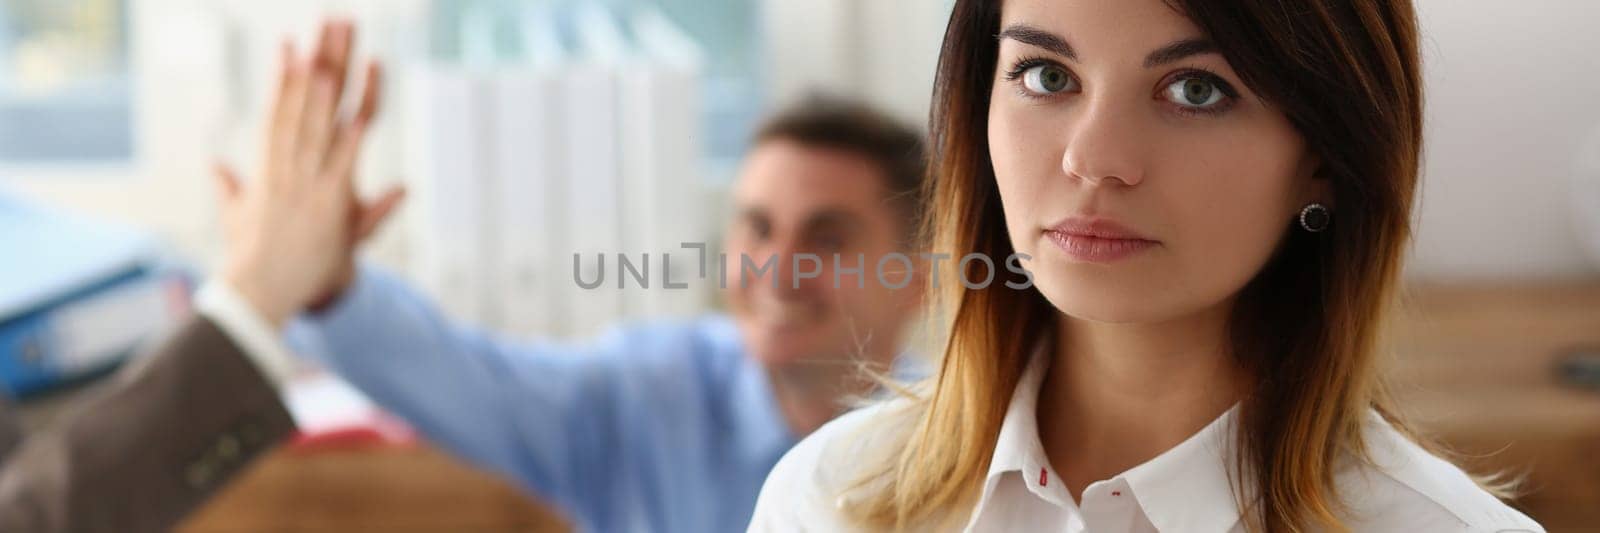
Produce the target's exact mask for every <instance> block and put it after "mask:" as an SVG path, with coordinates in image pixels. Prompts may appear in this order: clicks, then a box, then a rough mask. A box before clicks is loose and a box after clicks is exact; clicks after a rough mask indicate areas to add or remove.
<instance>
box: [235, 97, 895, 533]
mask: <svg viewBox="0 0 1600 533" xmlns="http://www.w3.org/2000/svg"><path fill="white" fill-rule="evenodd" d="M319 94H320V93H319ZM280 105H281V102H280ZM285 127H290V128H292V127H293V125H292V124H291V125H287V126H285V125H282V124H280V126H279V127H278V128H275V129H274V133H273V134H272V135H273V136H274V137H278V136H286V135H290V134H292V130H290V131H283V130H281V128H285ZM754 141H755V142H754V143H753V144H754V148H753V149H752V150H751V152H750V153H749V155H748V157H747V159H746V160H745V162H744V165H743V168H742V170H741V172H740V176H739V178H738V181H737V184H736V186H735V187H734V194H733V197H734V203H735V205H734V209H733V211H734V212H736V213H737V215H736V216H735V217H734V218H733V220H732V221H731V224H730V226H729V227H728V239H727V250H726V253H727V257H728V261H729V263H730V264H728V265H727V267H726V268H727V271H728V273H729V280H728V290H727V291H726V297H727V300H728V304H729V306H728V307H729V308H730V309H731V310H732V316H731V317H727V316H721V315H709V316H704V317H701V318H698V319H695V320H692V321H687V322H661V323H652V324H642V325H637V326H631V327H626V328H618V329H615V330H613V331H611V332H610V333H608V334H606V335H604V336H602V337H601V338H599V339H596V340H594V341H593V342H589V343H582V344H572V345H566V344H560V343H556V342H533V343H513V342H507V341H503V340H500V339H497V338H495V337H492V336H490V335H489V334H487V333H485V332H481V331H477V330H474V329H473V328H470V327H467V326H465V325H462V324H456V323H452V322H450V321H449V320H447V319H445V317H443V316H442V315H441V314H440V313H439V311H438V310H437V309H436V308H435V306H434V304H433V302H430V301H429V300H428V299H426V298H424V297H422V296H420V295H418V293H416V292H415V291H413V290H412V289H411V288H410V287H407V286H406V285H405V284H403V283H401V282H400V281H399V280H397V279H395V278H393V277H390V276H388V275H386V274H384V273H383V272H381V271H378V270H375V269H369V268H363V269H360V270H359V271H358V270H357V269H356V268H354V267H353V266H352V265H353V263H354V262H353V261H352V257H353V256H354V254H355V248H356V243H357V242H358V241H359V238H356V239H350V238H346V237H347V235H349V234H347V233H344V231H345V230H344V228H342V227H340V225H339V224H338V223H339V222H340V221H361V222H360V223H356V224H355V230H356V235H358V236H359V235H364V234H365V233H367V232H368V231H370V229H371V226H370V225H369V223H375V221H376V220H378V219H381V215H382V214H383V213H386V212H387V207H385V206H386V205H387V206H392V203H390V204H382V203H380V204H376V205H373V206H362V205H360V204H359V202H356V201H355V200H354V199H353V196H352V195H351V193H350V190H349V189H348V188H347V187H327V186H323V185H318V184H316V183H311V184H298V185H297V184H294V183H290V184H288V185H282V184H280V185H274V184H275V183H276V182H275V181H274V180H273V179H272V178H271V177H270V176H268V177H267V178H268V179H266V180H265V181H261V180H258V182H257V184H252V185H251V186H249V187H245V188H236V187H238V185H237V184H236V182H235V181H234V180H232V179H231V178H228V179H225V180H224V183H225V184H226V187H225V188H226V189H227V190H230V191H237V193H236V202H235V203H236V204H237V205H240V206H254V207H253V209H254V211H252V212H251V213H250V214H249V216H247V217H243V218H240V219H238V220H236V222H238V223H237V224H236V225H234V226H232V227H231V228H230V229H231V231H230V236H231V238H233V239H235V243H236V244H239V245H240V246H237V247H235V248H234V252H235V253H234V254H233V255H231V256H230V258H229V261H228V264H229V268H228V269H227V271H226V273H225V274H224V276H223V277H222V278H220V279H218V280H216V281H214V282H212V283H211V284H209V285H208V287H207V290H210V291H213V292H218V293H229V294H235V295H237V296H238V297H239V298H240V299H242V300H245V301H248V302H251V305H250V306H248V307H250V308H253V312H248V311H250V310H249V309H247V310H246V311H247V312H241V313H236V314H234V315H230V316H228V317H226V318H224V321H225V322H227V323H229V324H230V325H231V326H232V327H237V328H240V329H242V330H250V331H256V332H265V333H261V334H262V335H270V334H273V333H275V332H277V331H280V329H281V328H282V326H283V324H284V323H285V322H286V321H287V320H289V319H290V318H291V316H293V315H295V314H296V313H297V312H300V311H302V310H305V309H306V308H307V306H308V305H309V304H311V303H312V300H313V299H314V298H311V297H310V296H309V295H313V294H323V293H330V294H334V295H336V297H335V298H334V299H333V300H332V301H331V302H330V303H329V304H328V305H325V306H319V309H318V311H316V312H314V313H311V314H309V315H308V316H306V321H307V323H308V324H309V326H310V328H309V329H310V331H311V334H310V338H309V339H308V340H307V341H306V342H305V343H304V344H303V345H304V346H316V347H320V348H319V349H318V350H316V351H321V352H324V353H322V354H321V355H322V357H323V358H324V359H325V362H326V363H327V364H329V366H331V367H332V368H333V369H334V370H335V371H337V372H338V373H339V374H340V375H342V376H343V377H344V378H345V379H347V380H349V381H350V382H351V383H353V384H354V385H355V386H356V387H358V388H360V389H361V390H362V391H363V392H365V393H366V394H367V395H368V396H370V397H371V398H373V399H374V400H375V401H377V402H378V403H379V404H381V405H383V406H384V407H385V408H387V409H389V410H391V411H393V412H394V413H396V414H399V415H400V416H402V417H404V418H405V419H407V420H408V421H410V422H411V423H412V424H413V425H414V426H416V427H417V428H418V429H419V430H421V431H422V432H423V433H424V434H425V435H427V436H428V437H429V438H431V439H432V440H433V441H435V442H437V443H439V444H441V445H443V446H444V447H445V448H447V449H449V450H451V451H453V452H454V453H456V454H458V455H460V456H462V457H464V458H466V459H468V460H470V461H472V462H475V463H477V464H480V465H483V466H485V467H488V468H490V469H492V470H494V471H497V472H500V473H502V474H504V475H506V476H509V477H511V478H513V479H514V480H516V481H517V482H519V483H520V484H521V485H523V486H525V487H527V488H528V489H530V490H532V491H533V492H535V493H537V494H539V495H540V496H542V497H544V498H545V499H546V500H548V501H551V502H553V503H555V504H556V505H558V506H559V507H561V508H562V509H563V510H565V511H566V513H567V514H568V516H569V517H570V518H572V519H573V520H574V521H575V522H576V523H577V525H578V526H579V527H580V528H582V529H586V530H597V531H664V532H673V531H680V532H692V533H706V532H717V531H743V530H744V528H745V525H746V523H747V521H748V520H749V516H750V512H751V510H752V508H753V506H754V503H755V496H756V493H757V492H758V490H759V489H760V487H761V483H762V481H763V479H764V478H765V477H766V475H767V472H768V471H769V470H770V469H771V467H772V466H773V465H774V464H775V463H776V462H777V460H778V458H779V457H780V456H782V455H783V453H784V452H785V451H786V450H787V449H788V448H789V447H790V446H791V445H793V444H794V443H795V442H796V441H797V440H798V439H799V438H800V437H802V436H804V435H806V434H807V433H809V432H811V431H812V430H814V429H816V428H817V427H818V426H820V425H821V424H823V423H824V422H826V421H827V420H829V419H831V418H833V417H834V416H835V415H837V414H839V413H840V412H841V411H842V410H843V409H844V408H846V407H847V405H846V402H845V400H846V399H847V398H850V397H852V396H858V395H864V394H866V393H870V392H871V391H873V390H874V386H875V383H874V382H873V381H872V380H870V379H866V378H864V377H861V376H860V375H859V374H858V371H859V370H860V367H862V366H867V367H871V368H875V369H877V370H879V371H885V370H887V369H888V368H889V367H890V366H891V363H892V361H894V359H895V356H896V354H897V352H898V351H899V348H898V345H899V343H900V339H901V337H902V334H903V333H904V331H903V330H904V329H905V327H906V325H907V322H908V319H909V318H910V317H911V315H912V314H913V313H914V312H915V310H916V307H917V305H918V303H919V301H920V296H919V289H918V287H919V285H918V284H917V283H915V282H914V281H912V280H910V279H905V280H904V281H906V282H907V283H906V284H905V286H903V287H899V288H896V287H892V286H891V285H890V284H884V283H879V282H878V281H879V280H877V279H876V277H875V275H874V274H875V272H874V270H875V269H874V267H875V265H877V263H878V261H879V259H880V258H882V257H884V256H886V255H889V254H894V253H907V252H909V250H908V243H909V242H910V241H911V239H910V235H911V232H912V231H913V226H914V224H913V219H914V215H913V213H914V210H915V209H916V206H917V202H916V199H915V194H914V192H915V191H916V190H917V189H918V184H919V181H920V179H921V177H922V170H923V164H924V163H923V153H922V143H921V139H920V136H919V135H918V134H917V133H916V132H914V131H911V130H908V129H905V128H903V127H901V126H899V125H897V124H895V123H894V122H892V121H891V120H889V119H887V118H885V117H883V116H881V115H879V114H877V113H875V112H872V111H870V110H868V109H865V108H862V107H859V106H856V105H852V104H847V103H840V102H828V101H816V102H807V103H806V104H804V105H803V106H802V107H798V108H796V109H795V110H794V111H790V112H788V113H785V114H783V115H780V116H778V117H776V118H774V119H773V120H771V121H770V122H769V123H768V124H767V125H766V126H765V127H764V128H762V129H761V131H760V133H759V134H758V135H757V136H756V138H755V139H754ZM335 144H336V145H340V146H342V144H341V143H335ZM345 155H348V154H343V153H341V155H340V156H339V157H344V156H345ZM276 160H277V159H275V158H270V157H269V163H268V165H269V167H271V166H272V165H273V164H275V163H271V162H270V161H276ZM294 162H295V161H293V160H291V159H285V160H283V161H282V162H281V163H276V164H281V165H290V164H292V163H294ZM225 175H228V176H231V174H228V173H225ZM373 213H377V214H373ZM552 253H559V252H557V251H553V252H552ZM802 253H812V254H816V255H817V256H819V257H820V258H821V261H820V263H821V264H814V263H811V262H806V263H804V265H803V268H802V270H804V273H801V272H796V271H795V269H794V268H793V265H794V263H793V262H792V261H791V258H792V257H793V256H795V255H796V254H802ZM835 253H837V254H838V255H839V256H840V257H841V258H842V259H841V263H839V264H835V263H834V262H833V261H832V260H831V257H832V256H833V255H834V254H835ZM742 257H749V258H750V260H751V261H753V262H754V263H755V264H756V265H762V264H764V263H765V262H766V261H767V260H768V258H773V257H775V258H776V263H775V266H774V267H773V268H772V269H770V270H766V271H763V272H753V271H752V269H746V268H743V265H741V264H740V261H741V258H742ZM835 268H842V269H847V271H841V272H840V274H841V275H840V276H839V277H838V279H836V277H835V276H834V274H835ZM857 268H859V270H855V269H857ZM771 277H775V278H776V279H773V278H771ZM902 278H903V276H899V277H896V278H895V279H894V280H893V282H894V283H893V285H899V284H900V283H899V282H900V281H902ZM858 279H859V280H860V281H859V282H858ZM836 284H837V285H836ZM330 289H331V290H330Z"/></svg>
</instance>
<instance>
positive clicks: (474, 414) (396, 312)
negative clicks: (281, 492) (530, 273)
mask: <svg viewBox="0 0 1600 533" xmlns="http://www.w3.org/2000/svg"><path fill="white" fill-rule="evenodd" d="M300 322H301V323H300V324H295V325H294V326H293V327H291V328H290V330H291V335H290V343H291V344H292V345H294V346H295V347H296V351H297V352H298V353H302V354H306V355H309V356H311V357H314V358H318V359H321V360H322V362H323V363H325V364H326V365H327V366H328V367H329V368H331V369H332V370H334V371H335V372H336V373H338V374H339V375H340V376H341V377H342V378H344V379H345V380H346V381H348V382H350V383H351V384H352V385H354V386H355V387H356V388H357V389H360V390H361V391H362V392H363V393H364V394H366V395H367V396H368V397H370V398H372V400H373V401H375V402H377V403H378V404H379V405H381V406H383V407H384V408H385V409H387V410H388V411H390V412H392V413H394V414H396V415H399V416H400V417H401V418H404V419H405V420H406V421H407V422H408V423H410V424H411V425H413V426H414V427H416V428H417V429H418V430H419V431H420V432H421V433H422V434H423V435H425V436H427V437H428V438H429V439H430V440H431V441H433V442H435V443H437V444H439V445H441V446H442V447H444V448H446V449H448V450H449V451H451V452H452V453H454V454H456V455H457V456H460V457H462V458H464V459H466V460H468V461H470V462H473V463H476V464H478V465H480V466H483V467H485V468H488V469H491V470H494V471H497V472H500V473H502V474H504V475H508V476H510V477H512V478H514V479H515V480H516V481H517V482H519V483H520V484H522V485H524V486H525V487H526V488H529V489H531V490H533V491H534V492H536V493H539V494H540V495H541V496H543V497H545V498H547V499H550V500H553V501H554V502H555V503H557V504H558V505H561V506H563V507H564V508H565V509H567V510H568V511H569V512H571V513H573V514H575V515H578V516H575V517H574V518H575V519H577V520H579V521H580V522H581V521H585V517H586V516H595V515H603V513H604V512H605V511H606V508H605V505H606V502H608V501H610V500H611V499H613V498H611V496H612V495H611V494H610V490H611V487H610V485H609V484H610V483H611V480H613V479H615V477H616V475H615V473H614V471H608V470H607V461H610V460H614V459H615V458H617V457H620V456H623V455H624V453H623V451H622V450H620V447H622V446H624V445H625V443H623V442H622V441H623V440H624V439H622V438H621V437H622V436H621V431H623V428H621V427H620V426H622V425H623V424H621V423H620V417H619V416H618V415H617V413H618V412H619V411H621V410H622V408H621V407H620V406H619V405H618V404H619V403H622V402H624V401H625V398H624V396H626V392H627V391H626V390H624V387H626V386H629V385H626V382H628V379H629V378H628V375H629V373H630V372H634V370H636V368H635V366H636V365H633V364H628V362H627V361H624V358H623V357H622V356H621V355H622V354H623V353H625V352H627V351H628V349H629V347H630V346H632V347H637V346H638V345H639V344H640V342H639V341H637V340H633V339H628V338H626V337H625V336H623V335H621V334H615V335H609V336H607V337H604V338H602V339H601V340H600V341H597V342H594V343H591V344H587V345H563V344H558V343H553V342H520V341H517V342H514V341H508V340H505V339H500V338H497V337H495V336H492V335H490V334H488V333H487V332H484V331H481V330H479V329H477V328H472V327H467V326H464V325H462V324H458V323H453V322H452V321H450V320H448V319H447V318H446V317H444V316H443V315H442V314H441V313H440V311H439V310H438V309H436V308H435V307H434V305H433V303H432V302H431V301H430V300H429V299H428V298H426V297H424V296H423V295H420V294H418V293H416V292H415V291H413V290H412V289H411V288H410V287H407V286H406V285H405V284H404V283H402V282H400V281H399V280H398V279H395V278H393V277H392V276H390V275H388V274H387V273H385V272H383V271H381V270H379V269H376V268H371V267H363V268H361V270H360V271H359V272H358V274H357V277H356V281H355V283H354V284H353V286H352V287H351V288H350V289H349V290H347V291H346V293H345V294H344V295H342V296H341V297H340V299H339V300H338V301H336V302H335V303H334V304H333V305H332V306H331V307H330V308H328V309H326V310H324V311H323V312H321V313H319V314H315V315H309V316H305V317H302V318H301V320H300Z"/></svg>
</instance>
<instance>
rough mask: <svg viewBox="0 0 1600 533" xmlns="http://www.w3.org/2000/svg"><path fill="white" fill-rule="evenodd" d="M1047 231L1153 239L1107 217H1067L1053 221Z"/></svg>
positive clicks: (1084, 235)
mask: <svg viewBox="0 0 1600 533" xmlns="http://www.w3.org/2000/svg"><path fill="white" fill-rule="evenodd" d="M1048 231H1053V232H1057V233H1064V234H1067V235H1074V236H1079V237H1095V238H1101V239H1129V240H1140V241H1153V239H1150V238H1148V237H1145V236H1144V235H1140V234H1139V233H1138V232H1136V231H1134V230H1132V229H1130V228H1128V227H1127V226H1124V225H1122V224H1121V223H1118V222H1117V221H1115V220H1111V219H1109V218H1095V217H1080V216H1075V217H1069V218H1067V219H1065V220H1062V221H1060V222H1057V223H1055V225H1053V226H1051V227H1050V229H1049V230H1048Z"/></svg>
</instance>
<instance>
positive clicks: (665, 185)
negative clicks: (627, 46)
mask: <svg viewBox="0 0 1600 533" xmlns="http://www.w3.org/2000/svg"><path fill="white" fill-rule="evenodd" d="M628 22H629V27H630V29H631V30H632V31H631V32H630V33H631V34H632V35H633V37H634V43H633V44H634V45H635V46H636V47H637V50H638V51H639V54H638V55H636V56H634V57H633V58H632V60H631V61H630V62H629V66H628V68H627V72H628V75H627V76H623V77H622V78H621V79H620V80H619V81H620V86H619V95H618V96H619V99H618V101H619V105H620V107H621V108H622V110H623V112H622V139H621V140H622V142H623V154H622V156H623V157H622V162H623V195H622V200H623V205H624V208H623V211H622V215H623V219H622V221H623V225H624V227H626V228H629V230H628V231H625V232H624V233H623V247H624V249H626V250H627V251H628V252H629V254H630V256H635V257H637V258H640V259H642V257H638V256H641V255H642V254H644V253H648V254H649V260H650V263H649V265H648V266H649V267H650V272H648V273H647V276H648V278H647V280H648V282H649V286H648V288H647V289H646V288H641V287H638V286H637V285H636V282H635V280H634V279H632V278H629V279H626V280H624V281H625V282H626V283H628V287H629V289H626V290H624V291H623V298H624V307H625V310H624V311H625V313H626V314H627V315H629V316H635V317H663V316H668V317H673V316H676V317H682V316H687V315H690V314H692V313H695V312H698V311H700V310H701V308H702V307H703V306H702V305H701V304H702V302H703V301H704V299H705V298H704V295H705V294H707V291H708V290H709V289H708V286H707V283H706V280H702V279H699V277H698V276H699V268H700V257H699V255H698V252H697V251H694V250H688V249H684V248H681V247H680V245H681V244H682V243H684V242H697V241H702V240H704V238H705V237H704V235H705V233H706V232H705V231H704V230H705V228H704V226H705V224H704V221H703V220H702V219H703V217H704V213H705V210H704V209H702V206H701V205H700V198H701V197H702V194H701V189H700V184H701V182H702V172H703V169H702V168H701V162H702V157H703V156H702V154H703V153H704V149H703V147H702V144H701V141H700V139H701V135H702V131H703V128H702V124H701V119H700V117H701V116H702V115H703V113H702V109H701V96H700V95H701V86H700V83H699V81H700V79H701V76H702V71H703V70H704V64H705V59H704V56H703V52H702V50H701V49H700V48H699V46H698V45H696V44H695V43H694V42H693V40H692V39H690V38H689V37H688V35H686V34H685V33H684V32H683V31H682V30H680V29H679V28H678V27H677V26H676V25H674V24H673V23H672V22H671V21H669V20H668V19H667V18H666V16H664V15H662V14H661V12H660V11H658V10H656V9H651V8H643V7H641V8H639V10H637V11H636V12H635V13H634V15H633V16H632V17H630V18H629V21H628ZM708 253H709V251H708ZM668 260H670V264H665V263H666V262H667V261H668ZM709 266H710V265H708V267H709ZM713 279H714V278H713ZM668 282H671V283H672V284H673V286H686V287H684V288H679V289H674V288H669V287H668Z"/></svg>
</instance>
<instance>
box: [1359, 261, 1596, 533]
mask: <svg viewBox="0 0 1600 533" xmlns="http://www.w3.org/2000/svg"><path fill="white" fill-rule="evenodd" d="M1406 294H1407V296H1406V305H1405V307H1404V309H1403V312H1402V313H1399V314H1397V316H1396V320H1395V322H1394V324H1393V325H1394V329H1393V334H1392V336H1391V337H1390V339H1391V340H1390V342H1389V343H1388V345H1389V346H1390V347H1391V348H1392V349H1393V350H1394V358H1393V366H1392V373H1391V376H1393V377H1394V382H1395V384H1396V391H1395V393H1396V396H1397V399H1398V400H1399V402H1400V403H1401V408H1402V409H1403V410H1404V411H1405V412H1406V413H1407V414H1409V415H1411V418H1412V420H1413V422H1415V423H1416V424H1417V425H1418V426H1420V428H1421V429H1423V430H1425V431H1426V432H1428V433H1429V434H1431V435H1432V436H1434V437H1435V438H1437V439H1439V440H1440V441H1442V442H1443V443H1444V444H1446V445H1448V447H1449V448H1451V449H1453V450H1455V451H1457V452H1459V453H1460V454H1461V455H1462V457H1459V458H1457V459H1458V462H1459V463H1461V464H1464V465H1466V466H1468V467H1469V469H1470V470H1472V471H1474V472H1478V473H1485V472H1496V471H1500V472H1506V473H1509V474H1525V475H1526V488H1525V490H1526V493H1525V494H1524V496H1522V497H1521V498H1519V499H1518V500H1517V502H1516V503H1517V504H1518V506H1520V507H1521V508H1523V510H1524V511H1525V512H1527V513H1528V514H1529V515H1530V516H1532V517H1533V518H1534V519H1536V520H1539V521H1540V522H1541V523H1542V524H1544V525H1545V526H1546V528H1547V529H1549V530H1550V531H1552V532H1555V531H1590V532H1593V531H1600V390H1586V389H1581V388H1577V387H1573V386H1569V385H1566V384H1563V383H1562V382H1561V380H1560V379H1559V378H1558V374H1557V369H1556V367H1557V364H1558V361H1559V360H1560V359H1561V358H1562V356H1563V355H1564V354H1566V353H1570V351H1571V350H1573V349H1574V348H1577V347H1580V346H1590V347H1595V348H1600V280H1597V281H1594V282H1578V283H1541V284H1520V285H1509V284H1508V285H1498V286H1483V285H1470V286H1467V285H1458V286H1442V285H1432V286H1417V287H1413V288H1411V289H1410V290H1408V291H1407V293H1406Z"/></svg>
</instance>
